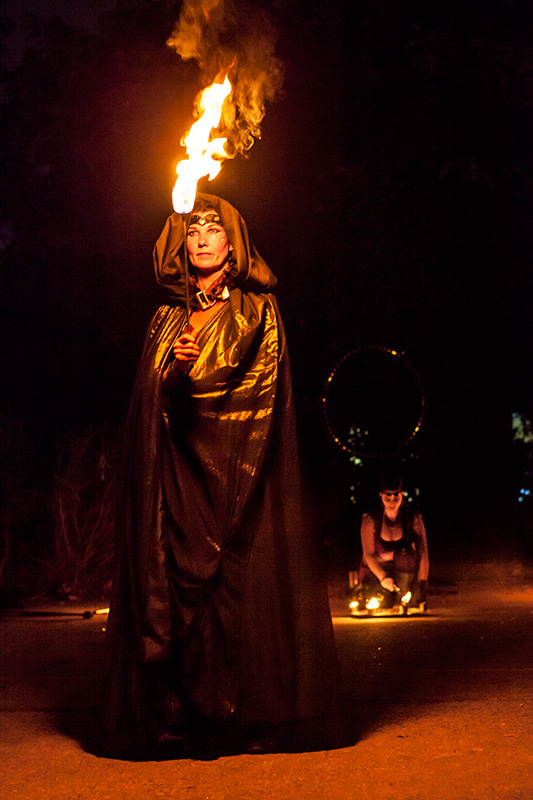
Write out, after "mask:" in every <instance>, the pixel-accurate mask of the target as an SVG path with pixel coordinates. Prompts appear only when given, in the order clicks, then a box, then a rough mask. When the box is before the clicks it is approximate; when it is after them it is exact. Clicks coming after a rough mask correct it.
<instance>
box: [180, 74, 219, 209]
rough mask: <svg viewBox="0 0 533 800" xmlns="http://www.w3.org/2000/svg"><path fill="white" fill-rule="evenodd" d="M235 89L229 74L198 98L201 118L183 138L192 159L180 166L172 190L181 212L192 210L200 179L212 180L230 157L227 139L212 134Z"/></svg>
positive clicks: (197, 109)
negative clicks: (227, 99)
mask: <svg viewBox="0 0 533 800" xmlns="http://www.w3.org/2000/svg"><path fill="white" fill-rule="evenodd" d="M231 91H232V85H231V83H230V81H229V79H228V76H227V75H226V76H225V78H224V80H223V82H222V83H217V82H214V83H212V84H211V85H210V86H207V87H206V88H205V89H203V90H202V92H200V94H199V96H198V98H197V100H196V101H195V111H196V114H197V115H198V119H197V120H196V122H195V123H194V124H193V125H192V126H191V129H190V131H189V132H188V133H186V134H185V136H184V137H183V138H182V140H181V144H182V145H183V146H184V147H185V149H186V151H187V156H188V158H187V159H184V160H183V161H180V162H179V164H178V165H177V166H176V174H177V176H178V178H177V180H176V183H175V185H174V189H173V191H172V205H173V207H174V211H177V212H178V214H187V213H188V212H189V211H192V209H193V206H194V199H195V197H196V185H197V183H198V181H199V179H200V178H202V177H203V176H204V175H207V176H208V177H209V180H210V181H212V180H213V178H214V177H215V176H216V175H218V173H219V172H220V170H221V169H222V161H223V160H224V159H225V158H227V157H228V153H227V152H226V149H225V144H226V142H227V139H226V138H223V137H218V138H213V139H211V138H210V137H211V134H212V131H213V130H216V128H217V127H218V125H219V123H220V117H221V114H222V106H223V105H224V101H225V100H226V98H227V97H228V96H229V95H230V93H231Z"/></svg>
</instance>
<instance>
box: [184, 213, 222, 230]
mask: <svg viewBox="0 0 533 800" xmlns="http://www.w3.org/2000/svg"><path fill="white" fill-rule="evenodd" d="M213 224H215V225H222V221H221V219H220V217H219V215H218V214H216V213H213V214H206V215H205V217H201V216H200V215H199V214H193V215H192V217H191V219H190V221H189V228H190V226H191V225H200V226H201V227H203V226H204V225H213Z"/></svg>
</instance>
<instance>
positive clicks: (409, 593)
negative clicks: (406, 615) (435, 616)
mask: <svg viewBox="0 0 533 800" xmlns="http://www.w3.org/2000/svg"><path fill="white" fill-rule="evenodd" d="M411 597H412V595H411V592H407V594H404V596H403V597H402V603H405V605H407V603H408V602H409V600H410V599H411Z"/></svg>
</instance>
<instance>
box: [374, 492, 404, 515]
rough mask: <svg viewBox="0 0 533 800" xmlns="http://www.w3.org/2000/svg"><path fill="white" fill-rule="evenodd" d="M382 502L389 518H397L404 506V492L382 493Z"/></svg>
mask: <svg viewBox="0 0 533 800" xmlns="http://www.w3.org/2000/svg"><path fill="white" fill-rule="evenodd" d="M379 496H380V497H381V502H382V503H383V508H384V509H385V513H386V514H387V516H388V517H395V516H396V514H397V513H398V510H399V508H400V506H401V504H402V500H403V492H400V491H398V492H380V493H379Z"/></svg>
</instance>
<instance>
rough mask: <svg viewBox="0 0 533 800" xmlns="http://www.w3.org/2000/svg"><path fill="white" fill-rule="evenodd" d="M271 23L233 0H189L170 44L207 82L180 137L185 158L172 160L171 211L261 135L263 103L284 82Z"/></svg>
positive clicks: (186, 207) (187, 204)
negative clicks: (175, 176) (203, 179)
mask: <svg viewBox="0 0 533 800" xmlns="http://www.w3.org/2000/svg"><path fill="white" fill-rule="evenodd" d="M275 38H276V37H275V32H274V29H273V27H272V25H271V23H270V21H269V20H268V18H267V17H266V15H265V12H264V11H263V10H261V9H257V8H255V7H253V6H248V5H247V4H246V3H245V2H238V3H237V2H233V1H232V0H186V1H185V3H184V5H183V7H182V11H181V14H180V18H179V20H178V23H177V24H176V27H175V29H174V31H173V33H172V36H171V37H170V38H169V39H168V41H167V45H168V46H169V47H171V48H173V49H174V50H176V52H177V53H178V55H180V56H181V58H183V59H184V60H188V59H191V58H194V59H195V60H196V61H197V62H198V66H199V67H200V69H201V74H202V79H203V81H204V83H205V84H209V85H208V86H207V87H206V88H205V89H203V90H202V91H201V92H200V93H199V94H198V95H197V97H196V99H195V103H194V107H195V117H196V118H197V119H196V122H195V123H194V124H193V125H192V127H191V129H190V131H189V132H188V133H187V134H185V136H183V138H182V140H181V144H182V145H183V146H185V147H186V151H187V156H188V158H187V159H185V160H183V161H180V162H179V164H178V165H177V167H176V172H177V173H178V179H177V181H176V185H175V186H174V191H173V193H172V202H173V205H174V209H175V211H178V212H179V213H182V214H183V213H187V212H189V211H190V210H192V207H193V205H194V198H195V195H196V185H197V183H198V180H199V179H200V178H201V177H203V176H204V175H207V176H208V177H209V180H212V179H213V178H214V177H215V176H216V175H217V174H218V173H219V171H220V169H221V167H222V163H223V161H224V160H225V159H227V158H235V156H237V155H241V156H245V155H246V153H247V151H248V150H250V148H251V147H252V145H253V143H254V141H255V140H256V139H258V138H260V137H261V122H262V120H263V117H264V115H265V103H266V102H267V101H271V100H273V99H274V97H275V95H276V94H277V93H278V91H279V90H280V89H281V84H282V82H283V68H282V65H281V62H280V61H279V59H278V58H277V57H276V56H275V54H274V44H275Z"/></svg>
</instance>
